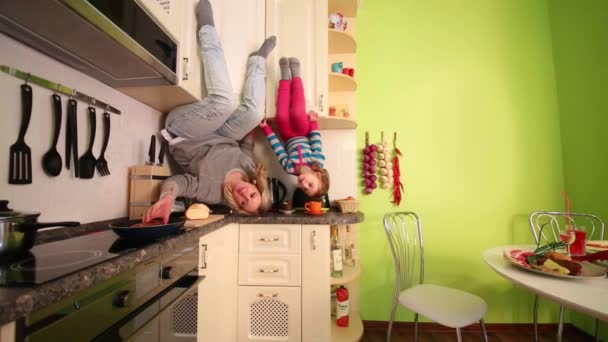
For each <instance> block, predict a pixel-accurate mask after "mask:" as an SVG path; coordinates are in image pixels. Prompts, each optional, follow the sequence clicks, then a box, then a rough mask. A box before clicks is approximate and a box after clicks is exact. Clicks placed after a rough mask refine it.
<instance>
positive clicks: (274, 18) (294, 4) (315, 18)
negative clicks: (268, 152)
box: [266, 0, 328, 117]
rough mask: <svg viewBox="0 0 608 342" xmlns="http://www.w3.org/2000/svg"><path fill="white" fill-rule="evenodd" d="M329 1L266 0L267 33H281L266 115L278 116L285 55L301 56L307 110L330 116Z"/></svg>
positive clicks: (272, 62)
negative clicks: (328, 108)
mask: <svg viewBox="0 0 608 342" xmlns="http://www.w3.org/2000/svg"><path fill="white" fill-rule="evenodd" d="M327 6H328V5H327V0H297V1H285V0H266V35H268V36H271V35H276V36H277V47H276V49H275V51H274V52H273V53H272V54H271V55H270V56H269V58H268V65H267V67H268V68H267V74H268V76H267V81H266V85H267V96H266V115H267V116H268V117H274V116H275V110H276V108H275V107H276V105H275V101H276V90H277V87H278V83H279V80H280V79H281V73H280V70H279V59H280V58H281V57H297V58H299V59H300V63H301V74H302V80H303V82H304V90H305V96H306V109H307V110H312V109H314V110H316V111H317V112H319V114H320V115H327V107H328V106H327V101H328V90H327V83H328V79H327V23H328V19H327V18H328V17H327V10H328V7H327Z"/></svg>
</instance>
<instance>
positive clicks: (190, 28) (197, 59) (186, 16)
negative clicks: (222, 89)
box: [177, 0, 203, 99]
mask: <svg viewBox="0 0 608 342" xmlns="http://www.w3.org/2000/svg"><path fill="white" fill-rule="evenodd" d="M197 3H198V0H180V8H179V10H180V22H179V24H180V25H181V27H180V32H181V34H180V37H179V41H178V56H177V84H178V85H179V86H180V87H181V88H183V89H184V90H185V91H187V92H188V93H189V94H190V95H192V96H193V97H194V98H195V99H200V98H201V97H202V96H203V90H202V89H203V84H202V72H203V71H202V70H203V68H202V59H201V52H200V46H199V42H198V31H197V30H196V27H197V23H196V11H195V9H196V4H197Z"/></svg>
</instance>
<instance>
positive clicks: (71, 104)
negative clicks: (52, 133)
mask: <svg viewBox="0 0 608 342" xmlns="http://www.w3.org/2000/svg"><path fill="white" fill-rule="evenodd" d="M76 110H77V103H76V100H74V99H69V100H68V119H67V129H66V132H65V168H66V169H68V170H69V169H70V161H71V159H74V176H75V177H77V178H78V177H79V175H80V172H79V171H80V167H79V165H78V164H79V163H78V119H77V117H76Z"/></svg>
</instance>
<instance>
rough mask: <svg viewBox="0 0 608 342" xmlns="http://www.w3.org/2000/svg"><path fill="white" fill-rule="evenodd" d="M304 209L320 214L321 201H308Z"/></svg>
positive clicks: (308, 212)
mask: <svg viewBox="0 0 608 342" xmlns="http://www.w3.org/2000/svg"><path fill="white" fill-rule="evenodd" d="M304 211H306V213H307V214H319V213H322V212H323V211H321V202H320V201H308V202H306V203H304Z"/></svg>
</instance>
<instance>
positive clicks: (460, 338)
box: [456, 328, 462, 342]
mask: <svg viewBox="0 0 608 342" xmlns="http://www.w3.org/2000/svg"><path fill="white" fill-rule="evenodd" d="M456 337H457V338H458V342H462V335H461V334H460V328H456Z"/></svg>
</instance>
